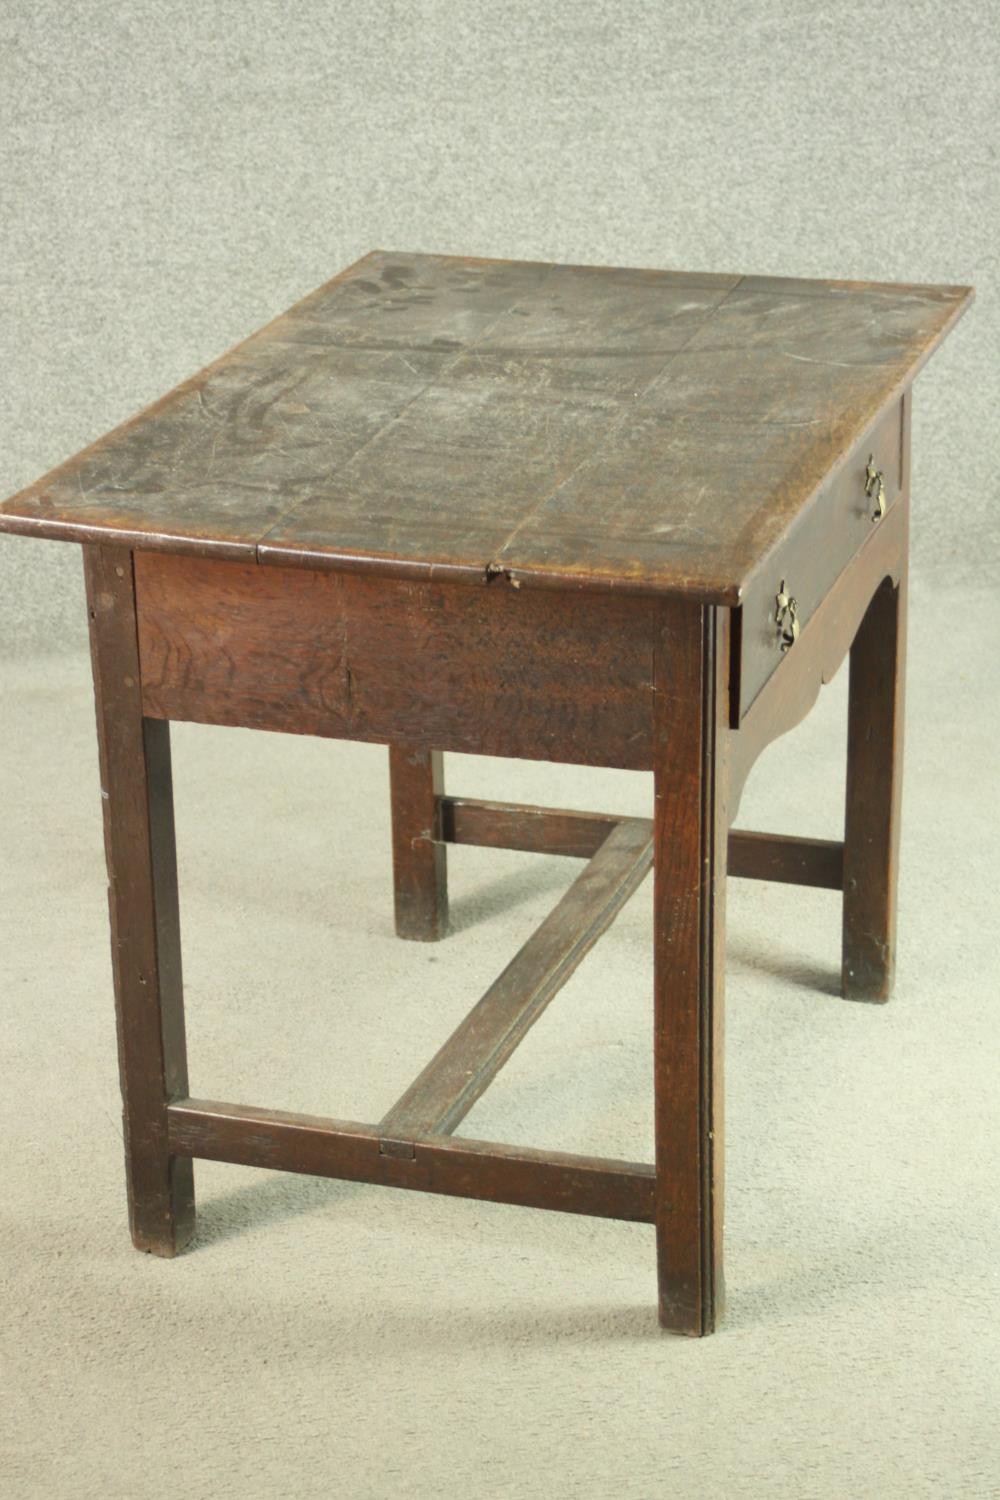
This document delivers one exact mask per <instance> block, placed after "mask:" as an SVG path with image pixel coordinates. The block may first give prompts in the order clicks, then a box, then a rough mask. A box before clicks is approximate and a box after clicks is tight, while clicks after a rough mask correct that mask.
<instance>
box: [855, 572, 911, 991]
mask: <svg viewBox="0 0 1000 1500" xmlns="http://www.w3.org/2000/svg"><path fill="white" fill-rule="evenodd" d="M905 658H906V571H905V564H904V567H903V570H902V572H901V576H900V578H899V581H898V582H897V583H896V584H895V585H894V584H893V582H892V580H891V579H888V578H887V579H885V580H883V582H882V584H881V585H880V586H879V588H878V590H877V592H876V594H875V597H874V598H873V599H872V602H871V604H870V605H869V606H868V609H867V611H866V613H865V617H864V619H863V621H862V622H861V628H860V630H859V631H858V633H857V636H856V637H855V639H854V644H853V645H852V646H851V664H850V685H849V694H848V713H847V808H846V825H845V833H844V938H843V975H842V985H843V992H844V995H845V996H846V997H847V999H849V1000H888V998H889V995H890V993H891V991H892V982H893V974H894V969H895V950H896V885H897V874H898V871H897V866H898V860H899V821H900V806H901V798H902V780H903V686H904V671H905Z"/></svg>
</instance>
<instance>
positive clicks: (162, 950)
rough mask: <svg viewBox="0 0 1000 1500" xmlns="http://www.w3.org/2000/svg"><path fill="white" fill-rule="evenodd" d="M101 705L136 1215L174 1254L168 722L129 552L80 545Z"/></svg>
mask: <svg viewBox="0 0 1000 1500" xmlns="http://www.w3.org/2000/svg"><path fill="white" fill-rule="evenodd" d="M84 571H85V576H86V582H87V603H88V611H89V615H90V640H91V656H92V661H93V669H94V692H95V697H96V703H97V734H98V744H99V749H100V765H101V797H102V801H103V806H104V843H105V851H106V854H107V862H108V906H109V911H110V917H111V955H112V968H113V973H114V985H115V1005H116V1009H117V1016H118V1060H119V1067H120V1072H121V1087H122V1100H123V1106H124V1107H123V1126H124V1137H125V1170H126V1182H127V1188H128V1206H129V1224H130V1228H131V1231H132V1240H133V1243H134V1244H135V1246H136V1248H137V1249H139V1250H148V1251H152V1253H153V1254H155V1255H168V1256H169V1255H174V1254H176V1253H177V1251H178V1250H180V1249H181V1248H182V1247H183V1245H184V1244H185V1243H186V1241H187V1240H188V1239H190V1237H191V1234H192V1232H193V1230H194V1181H193V1172H192V1163H191V1158H190V1157H187V1156H171V1155H170V1152H169V1151H168V1148H167V1105H168V1103H169V1102H170V1101H171V1100H172V1099H176V1098H183V1097H185V1096H186V1095H187V1093H188V1079H187V1056H186V1048H185V1040H184V1002H183V990H182V980H181V954H180V926H179V921H178V906H177V864H176V853H175V847H174V814H173V792H172V785H171V776H170V730H169V725H168V724H167V723H166V722H165V721H162V720H152V719H144V718H143V716H142V708H141V700H140V688H139V657H138V646H137V640H136V613H135V590H134V582H133V572H132V555H131V553H130V552H129V551H127V550H125V549H120V548H111V547H101V546H85V547H84Z"/></svg>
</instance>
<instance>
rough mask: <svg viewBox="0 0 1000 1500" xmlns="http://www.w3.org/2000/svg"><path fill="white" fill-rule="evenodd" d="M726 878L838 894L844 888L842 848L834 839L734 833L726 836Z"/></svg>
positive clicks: (736, 831)
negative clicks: (766, 881) (817, 888)
mask: <svg viewBox="0 0 1000 1500" xmlns="http://www.w3.org/2000/svg"><path fill="white" fill-rule="evenodd" d="M728 874H729V875H730V876H733V877H735V878H742V879H744V880H774V881H777V882H779V883H780V884H785V885H811V886H820V887H821V888H823V889H825V890H830V891H839V890H842V889H843V884H844V846H843V844H842V843H841V842H840V841H839V840H836V839H800V838H792V837H790V836H789V835H788V834H774V833H751V832H749V831H748V830H745V829H734V831H733V832H732V833H731V834H730V835H729V856H728Z"/></svg>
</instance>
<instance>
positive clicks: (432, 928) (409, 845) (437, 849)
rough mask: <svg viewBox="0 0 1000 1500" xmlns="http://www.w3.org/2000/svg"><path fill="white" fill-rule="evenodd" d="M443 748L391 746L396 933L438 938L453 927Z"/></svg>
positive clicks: (420, 939) (420, 938)
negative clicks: (443, 821)
mask: <svg viewBox="0 0 1000 1500" xmlns="http://www.w3.org/2000/svg"><path fill="white" fill-rule="evenodd" d="M443 792H444V757H443V756H442V754H441V752H440V750H425V749H421V748H419V747H415V746H412V745H390V746H389V798H390V802H391V805H392V869H393V891H394V898H395V910H396V935H397V936H398V937H401V938H411V939H414V940H416V941H417V942H434V941H435V940H436V939H438V938H442V937H444V935H445V933H446V932H447V930H448V866H447V857H448V851H447V848H446V846H445V844H444V842H443V841H442V839H441V837H440V830H439V817H438V798H439V797H440V796H441V795H442V794H443Z"/></svg>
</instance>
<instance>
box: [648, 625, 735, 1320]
mask: <svg viewBox="0 0 1000 1500" xmlns="http://www.w3.org/2000/svg"><path fill="white" fill-rule="evenodd" d="M728 639H729V618H728V612H726V611H723V610H716V609H702V608H700V607H697V606H691V605H681V604H678V605H676V606H672V607H671V608H670V609H669V610H667V611H665V614H664V623H663V628H662V631H661V634H660V639H659V642H658V647H657V663H656V669H655V670H656V677H655V681H656V693H655V709H654V712H655V746H654V756H655V768H654V780H655V820H654V853H653V860H654V900H653V910H654V987H655V994H654V1028H655V1035H654V1073H655V1108H656V1235H657V1258H658V1270H659V1289H660V1295H659V1307H660V1322H661V1324H662V1325H663V1326H664V1327H665V1328H670V1329H673V1330H674V1331H676V1332H679V1333H686V1334H695V1335H700V1334H705V1333H711V1332H712V1331H713V1329H714V1327H715V1324H716V1321H717V1319H718V1318H720V1317H721V1315H722V1304H723V1274H722V1187H723V1140H722V1104H723V993H724V990H723V986H724V975H725V951H724V944H725V888H726V849H727V840H728V831H729V818H728V809H727V805H726V771H727V750H728V739H727V727H728V719H727V714H728V695H727V688H726V685H727V675H726V674H727V671H728Z"/></svg>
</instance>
